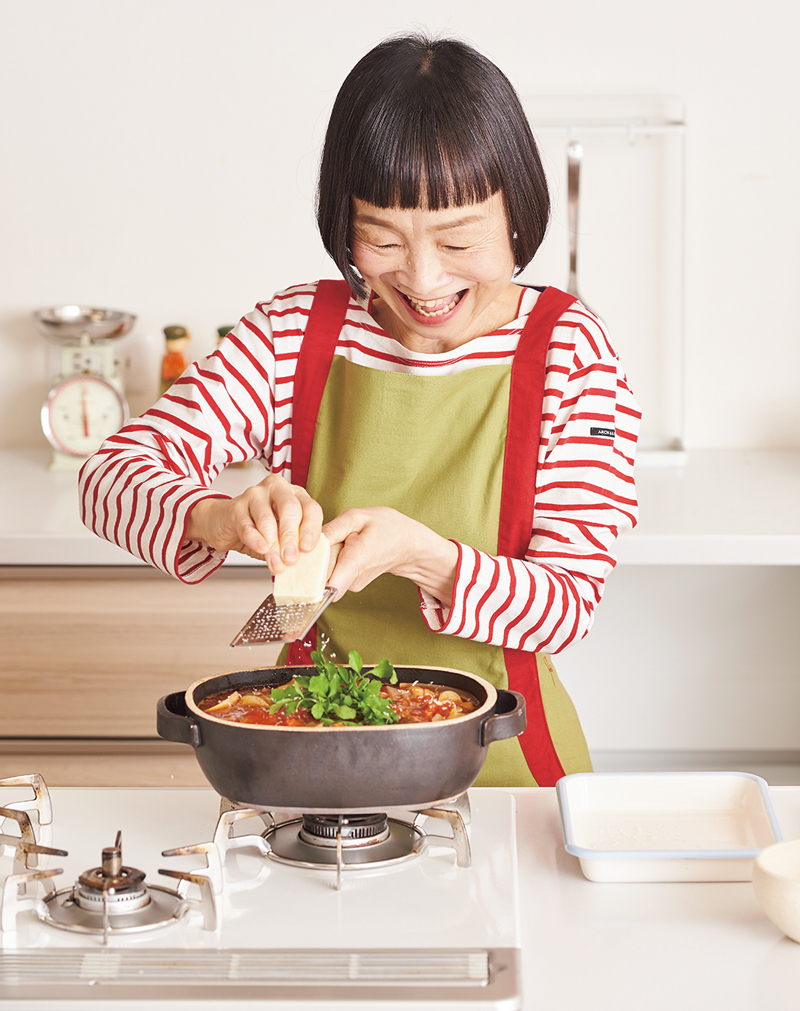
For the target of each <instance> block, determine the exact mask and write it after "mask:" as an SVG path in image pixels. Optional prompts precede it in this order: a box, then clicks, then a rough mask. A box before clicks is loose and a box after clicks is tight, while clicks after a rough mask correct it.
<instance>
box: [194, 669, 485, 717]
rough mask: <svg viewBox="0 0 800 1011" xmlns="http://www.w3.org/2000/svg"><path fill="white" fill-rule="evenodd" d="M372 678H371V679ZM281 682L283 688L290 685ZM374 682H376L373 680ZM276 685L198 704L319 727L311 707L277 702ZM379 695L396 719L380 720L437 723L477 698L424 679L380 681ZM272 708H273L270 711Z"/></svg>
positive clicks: (218, 711) (463, 711)
mask: <svg viewBox="0 0 800 1011" xmlns="http://www.w3.org/2000/svg"><path fill="white" fill-rule="evenodd" d="M371 680H372V679H371ZM294 682H295V679H293V680H292V681H291V682H289V685H284V686H282V689H285V688H287V687H289V686H291V685H293V684H294ZM373 683H376V682H375V681H374V680H373ZM274 690H275V689H272V688H270V687H269V686H259V687H253V688H247V689H246V690H245V691H243V692H241V693H240V692H238V691H234V692H230V691H224V692H216V693H215V694H214V695H209V696H208V697H207V698H204V699H201V700H200V702H198V706H199V707H200V709H202V710H203V712H205V713H208V714H209V716H216V717H219V718H220V719H223V720H230V721H232V722H234V723H249V724H257V725H260V726H276V727H319V726H322V725H323V721H322V720H319V719H315V717H314V715H313V713H312V708H313V707H308V706H303V705H298V706H297V707H295V708H294V711H293V712H289V711H287V710H288V709H290V708H291V707H290V706H287V705H276V703H275V700H274V699H273V697H272V693H273V691H274ZM377 694H378V696H379V698H380V699H381V700H385V703H384V704H385V705H386V704H387V703H388V705H386V708H387V709H388V710H389V711H390V712H391V713H392V714H393V715H395V716H396V717H397V719H391V718H389V719H385V720H381V721H380V722H381V723H439V722H441V721H443V720H452V719H456V718H457V717H459V716H466V715H467V714H468V713H471V712H474V711H475V710H476V709H477V708H478V701H477V699H475V698H474V697H473V696H472V695H470V694H469V693H467V692H464V691H461V690H460V689H456V688H449V687H447V686H445V685H432V684H428V683H427V682H425V683H423V682H401V683H399V684H395V685H392V684H380V689H379V691H378V693H377ZM273 710H274V711H273ZM374 722H378V721H374V720H369V719H364V718H362V719H360V720H358V719H353V720H341V721H340V720H336V719H332V720H331V719H326V720H324V724H325V725H328V726H359V725H360V726H364V725H368V724H369V723H374Z"/></svg>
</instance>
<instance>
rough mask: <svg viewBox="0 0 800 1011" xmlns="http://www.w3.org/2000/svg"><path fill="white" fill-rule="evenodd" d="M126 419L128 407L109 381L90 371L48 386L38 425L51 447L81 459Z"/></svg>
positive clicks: (117, 429)
mask: <svg viewBox="0 0 800 1011" xmlns="http://www.w3.org/2000/svg"><path fill="white" fill-rule="evenodd" d="M127 420H128V407H127V404H126V403H125V400H124V399H123V397H122V395H121V394H120V393H119V391H118V390H116V389H115V388H114V387H113V386H112V385H111V383H107V382H106V381H105V380H104V379H101V378H100V377H99V376H94V375H79V376H71V377H70V378H69V379H63V380H62V381H61V382H60V383H56V385H55V386H54V387H53V388H52V390H50V392H49V393H48V394H47V399H46V400H45V402H44V404H43V405H42V428H43V430H44V434H45V435H46V436H47V440H48V442H49V443H50V445H51V446H52V447H53V449H55V450H57V451H58V452H61V453H66V454H67V455H68V456H72V457H75V458H77V459H78V460H84V459H86V457H88V456H91V455H92V453H94V452H95V451H96V450H97V449H99V448H100V444H101V443H102V442H103V440H104V439H107V438H108V436H109V435H113V434H114V432H117V431H119V429H120V428H121V427H122V426H123V425H124V424H125V422H126V421H127Z"/></svg>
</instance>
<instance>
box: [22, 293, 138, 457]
mask: <svg viewBox="0 0 800 1011" xmlns="http://www.w3.org/2000/svg"><path fill="white" fill-rule="evenodd" d="M33 318H34V320H35V322H36V326H37V328H38V330H39V332H40V333H42V334H44V336H45V337H46V338H47V339H48V340H49V341H51V342H53V343H55V344H59V345H60V346H61V374H60V375H59V376H58V378H57V379H56V382H55V385H54V386H53V388H52V389H51V390H50V392H49V393H48V394H47V397H46V399H45V402H44V404H43V405H42V430H43V431H44V434H45V436H46V437H47V440H48V442H49V443H50V445H51V446H52V447H53V458H52V461H51V464H50V466H51V468H53V469H56V470H72V469H75V468H77V467H79V466H80V465H81V463H82V462H83V461H84V460H85V459H86V458H87V457H89V456H91V455H92V453H94V452H95V451H96V450H97V449H98V448H99V447H100V444H101V443H102V442H103V440H104V439H106V438H108V436H109V435H113V434H114V432H116V431H118V430H119V429H120V428H121V427H122V425H124V424H125V422H126V421H127V420H128V416H129V411H128V405H127V402H126V400H125V396H124V393H123V381H122V374H121V370H120V368H119V361H118V355H117V353H116V351H115V348H114V342H115V341H117V340H119V339H120V338H121V337H124V336H125V335H126V334H127V333H128V332H129V331H130V329H131V327H132V326H133V324H134V323H135V322H136V317H135V316H133V315H132V314H131V313H127V312H118V311H117V310H115V309H96V308H93V307H91V306H85V305H61V306H55V307H54V308H52V309H41V310H39V311H38V312H35V313H34V314H33Z"/></svg>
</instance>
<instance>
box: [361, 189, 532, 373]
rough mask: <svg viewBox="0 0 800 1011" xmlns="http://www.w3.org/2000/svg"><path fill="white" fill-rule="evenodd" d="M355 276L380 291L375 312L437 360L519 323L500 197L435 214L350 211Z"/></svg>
mask: <svg viewBox="0 0 800 1011" xmlns="http://www.w3.org/2000/svg"><path fill="white" fill-rule="evenodd" d="M351 231H352V234H351V246H350V248H351V251H352V254H353V263H354V264H355V266H356V269H357V270H358V272H359V273H360V274H361V276H362V277H363V278H364V280H365V281H366V282H367V284H368V285H370V287H371V288H372V290H373V291H374V292H375V296H376V298H375V299H374V300H373V304H372V313H373V315H374V316H375V319H376V320H377V321H378V322H379V323H380V324H381V326H382V327H383V328H384V330H386V331H387V332H388V333H390V334H391V335H392V336H393V337H394V338H395V339H397V340H399V341H400V342H401V343H402V344H404V345H405V346H406V347H407V348H409V349H410V350H412V351H418V352H423V353H424V352H428V353H436V352H442V351H448V350H450V349H452V348H455V347H459V345H461V344H464V343H466V342H467V341H469V340H472V339H473V338H474V337H479V336H481V335H482V334H485V333H490V332H491V331H492V330H495V329H497V327H499V326H503V325H504V324H505V323H508V322H510V321H511V320H513V319H514V318H515V317H516V312H517V305H518V296H519V289H518V288H517V286H516V285H513V284H511V278H512V276H513V274H514V268H515V263H514V252H513V249H512V246H511V238H510V236H509V228H508V220H507V217H506V208H505V201H504V200H503V196H502V194H501V193H500V192H498V193H495V194H494V195H493V196H491V197H490V198H489V199H488V200H485V201H484V202H483V203H479V204H466V205H464V206H463V207H448V208H446V209H444V210H439V211H430V210H427V209H426V208H421V207H417V208H414V209H413V210H402V209H400V208H385V207H375V206H373V205H372V204H368V203H366V202H365V201H363V200H359V199H357V198H356V197H353V199H352V209H351Z"/></svg>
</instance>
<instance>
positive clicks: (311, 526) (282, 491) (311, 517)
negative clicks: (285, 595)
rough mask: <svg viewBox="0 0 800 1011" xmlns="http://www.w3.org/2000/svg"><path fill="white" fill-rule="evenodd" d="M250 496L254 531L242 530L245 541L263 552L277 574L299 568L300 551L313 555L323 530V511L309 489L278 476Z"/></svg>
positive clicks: (255, 489) (252, 490)
mask: <svg viewBox="0 0 800 1011" xmlns="http://www.w3.org/2000/svg"><path fill="white" fill-rule="evenodd" d="M249 492H250V493H252V495H251V501H250V502H249V508H248V512H249V516H250V518H251V521H252V529H247V528H246V527H243V528H242V541H243V543H244V544H245V545H246V546H248V547H251V548H253V549H254V550H260V551H261V552H262V553H263V557H264V558H266V561H267V564H268V565H269V567H270V568H271V569H272V571H273V572H275V573H278V572H283V571H285V569H286V567H287V565H294V564H295V562H296V561H297V559H298V558H299V557H300V551H310V550H311V549H312V548H313V547H314V546H315V545H316V543H317V541H318V540H319V535H320V530H321V528H322V507H321V506H320V505H319V503H317V502H315V501H314V499H312V498H311V496H310V495H309V494H308V492H307V491H306V490H305V488H302V487H300V486H299V485H292V484H289V482H288V481H285V480H284V479H283V478H281V477H277V476H276V475H272V476H270V477H268V478H265V480H264V481H262V482H261V484H259V485H256V486H255V488H251V489H249ZM257 544H259V545H260V546H258V547H257V546H256V545H257Z"/></svg>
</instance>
